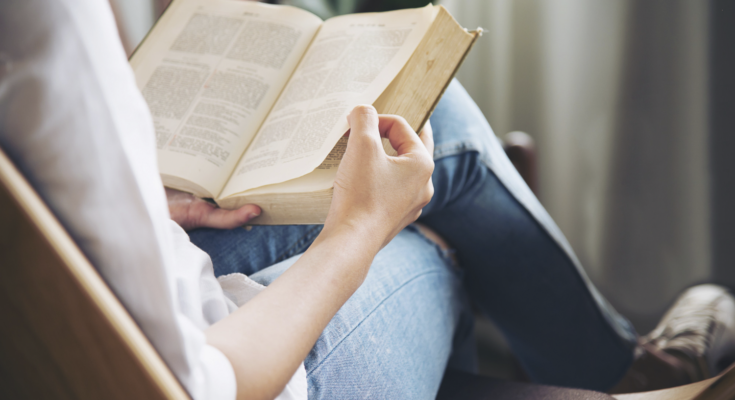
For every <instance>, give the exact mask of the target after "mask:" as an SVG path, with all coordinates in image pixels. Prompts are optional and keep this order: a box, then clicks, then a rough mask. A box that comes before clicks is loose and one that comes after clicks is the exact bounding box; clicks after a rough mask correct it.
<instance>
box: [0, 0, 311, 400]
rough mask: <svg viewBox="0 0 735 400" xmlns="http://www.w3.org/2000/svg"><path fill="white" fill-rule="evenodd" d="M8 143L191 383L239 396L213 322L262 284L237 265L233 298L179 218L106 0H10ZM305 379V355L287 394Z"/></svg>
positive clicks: (194, 392) (5, 18)
mask: <svg viewBox="0 0 735 400" xmlns="http://www.w3.org/2000/svg"><path fill="white" fill-rule="evenodd" d="M0 146H2V147H3V149H4V150H5V151H6V152H7V153H8V155H9V156H10V157H11V159H13V161H15V163H16V164H17V165H18V166H19V167H20V169H21V171H22V172H23V173H24V174H25V175H26V177H27V178H28V179H29V180H30V181H31V183H32V184H33V186H34V187H35V188H36V190H37V191H38V192H39V194H40V195H41V196H42V197H43V198H44V200H45V201H46V202H47V203H48V204H49V206H50V208H51V209H52V211H53V212H54V213H55V214H56V216H57V217H58V218H59V220H60V221H61V222H62V224H64V226H65V227H66V228H67V230H68V231H69V233H70V234H71V236H72V237H73V238H74V240H75V241H76V243H77V244H78V245H79V246H80V248H81V249H82V251H83V252H84V253H85V254H86V256H87V257H88V258H89V259H90V261H91V262H92V264H93V265H94V266H95V267H96V268H97V270H98V271H99V272H100V274H101V275H102V277H103V278H104V279H105V281H106V282H107V283H108V285H109V286H110V288H111V289H112V290H113V292H114V293H115V294H116V295H117V296H118V298H119V299H120V301H121V302H122V303H123V304H124V305H125V307H126V308H127V309H128V311H129V312H130V314H131V315H132V316H133V318H134V319H135V320H136V322H137V323H138V324H139V326H140V327H141V329H142V330H143V332H144V333H145V334H146V335H147V336H148V338H149V339H150V341H151V342H152V343H153V345H154V346H155V348H156V349H157V350H158V352H159V353H160V355H161V357H162V358H163V359H164V361H165V362H166V363H167V365H168V366H169V368H171V370H172V371H173V372H174V374H175V375H176V377H177V378H178V379H179V381H180V382H181V383H182V385H183V386H184V387H185V388H186V390H187V391H188V392H189V394H190V395H191V396H192V397H193V398H194V399H234V398H235V394H236V386H235V376H234V372H233V369H232V366H231V364H230V362H229V360H228V359H227V358H226V357H225V356H224V355H223V354H222V353H221V352H220V351H219V350H217V349H216V348H214V347H212V346H210V345H208V344H207V343H206V339H205V336H204V332H203V330H204V329H206V328H207V327H208V326H210V325H211V324H213V323H214V322H216V321H218V320H220V319H222V318H224V317H225V316H227V315H228V314H229V313H230V312H232V311H233V310H234V309H236V308H237V307H238V306H241V305H242V303H243V302H244V301H246V300H248V299H250V298H252V297H253V296H254V295H255V294H256V293H257V291H259V290H262V286H260V285H258V284H257V283H255V282H253V281H252V280H250V279H248V278H247V277H245V276H244V275H239V274H238V275H233V276H228V277H226V278H224V281H223V284H224V285H225V286H226V287H227V289H228V291H229V292H231V293H229V298H228V294H226V293H225V292H224V291H223V289H222V286H221V284H220V283H219V282H218V281H217V279H215V277H214V271H213V269H212V263H211V260H210V258H209V256H208V255H207V254H205V253H204V252H203V251H202V250H200V249H198V248H197V247H196V246H194V245H193V244H191V242H190V241H189V238H188V236H187V235H186V233H185V232H184V231H183V230H182V229H181V228H180V227H179V226H178V225H176V224H175V223H174V222H173V221H171V220H170V218H169V214H168V206H167V203H166V198H165V194H164V191H163V186H162V184H161V180H160V177H159V175H158V169H157V164H156V152H155V151H156V150H155V136H154V130H153V124H152V120H151V117H150V113H149V111H148V108H147V106H146V104H145V102H144V100H143V98H142V96H141V94H140V92H139V91H138V89H137V87H136V85H135V80H134V77H133V73H132V71H131V69H130V67H129V65H128V63H127V60H126V58H125V53H124V51H123V49H122V45H121V44H120V40H119V38H118V36H117V32H116V30H115V22H114V18H113V16H112V13H111V11H110V8H109V4H108V3H107V2H106V1H99V0H96V1H95V0H3V1H1V2H0ZM231 299H234V300H236V301H237V302H238V303H239V304H235V302H233V300H231ZM306 388H307V387H306V373H305V371H304V367H303V364H302V365H301V366H300V367H299V370H298V371H297V373H296V374H295V375H294V377H293V378H292V379H291V382H289V385H288V386H287V388H286V390H284V393H282V394H281V396H279V399H281V400H285V399H306V397H307V395H306Z"/></svg>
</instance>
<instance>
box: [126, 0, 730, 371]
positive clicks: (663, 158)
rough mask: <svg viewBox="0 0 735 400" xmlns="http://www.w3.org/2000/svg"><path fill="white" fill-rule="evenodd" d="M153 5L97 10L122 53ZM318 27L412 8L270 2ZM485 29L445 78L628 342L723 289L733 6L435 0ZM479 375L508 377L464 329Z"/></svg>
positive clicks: (497, 357) (153, 1)
mask: <svg viewBox="0 0 735 400" xmlns="http://www.w3.org/2000/svg"><path fill="white" fill-rule="evenodd" d="M167 2H168V1H167V0H112V4H113V7H114V8H115V9H116V13H117V17H118V18H117V19H118V25H119V27H120V29H121V36H122V38H123V41H124V44H125V46H126V48H127V50H128V52H130V51H132V49H134V48H135V46H136V45H137V44H138V43H139V42H140V40H141V39H142V38H143V37H144V36H145V34H146V33H147V31H148V30H149V29H150V27H151V26H152V25H153V23H154V21H155V20H156V18H157V16H158V15H159V14H160V13H161V12H162V10H163V9H164V8H165V5H166V4H167ZM281 2H282V3H287V4H293V5H296V6H300V7H303V8H307V9H309V10H311V11H313V12H315V13H316V14H318V15H320V16H321V17H323V18H327V17H329V16H333V15H337V14H342V13H349V12H362V11H381V10H389V9H396V8H403V7H419V6H423V5H424V4H425V3H426V0H423V1H422V0H283V1H281ZM439 4H443V5H444V6H445V7H447V8H448V9H449V10H450V12H451V13H452V14H453V15H454V16H455V18H457V20H458V21H459V22H460V23H461V24H462V25H463V26H465V27H467V28H470V29H474V28H475V27H478V26H480V27H483V28H484V29H485V33H484V35H483V37H482V38H481V39H480V40H479V41H478V43H477V45H476V46H475V48H474V49H473V51H472V53H471V54H470V56H469V57H468V58H467V60H466V62H465V63H464V65H463V67H462V69H461V70H460V71H459V73H458V78H459V80H460V82H462V84H464V86H465V87H466V88H467V90H468V91H469V92H470V94H471V95H472V97H473V98H474V99H475V101H476V102H477V104H478V105H479V106H480V108H481V109H482V111H483V112H484V114H485V116H486V117H487V119H488V120H489V121H490V124H491V125H492V127H493V129H494V130H495V133H496V134H497V135H499V136H502V135H504V134H505V133H507V132H510V131H516V130H520V131H525V132H527V133H528V134H530V135H531V136H532V137H533V138H534V140H535V143H536V148H537V154H538V174H539V175H538V176H539V198H540V200H541V202H542V203H543V204H544V205H545V206H546V208H547V210H548V211H549V213H550V214H551V216H552V217H553V218H554V219H555V220H556V222H557V224H558V225H559V226H560V228H561V230H562V231H563V232H564V233H565V234H566V236H567V238H568V239H569V241H570V242H571V244H572V247H573V248H574V250H575V251H576V252H577V255H578V256H579V258H580V260H581V261H582V264H583V265H584V266H585V268H586V270H587V272H588V274H589V275H590V277H591V278H592V280H593V281H594V282H595V284H596V285H597V286H598V287H599V289H600V290H601V292H602V293H603V294H604V295H605V296H606V297H607V298H608V299H609V300H610V302H611V303H612V304H613V305H614V306H615V307H616V308H617V309H618V311H620V312H621V313H622V314H624V315H625V316H626V317H628V318H629V319H630V320H631V321H632V322H633V323H634V325H635V326H636V328H637V329H638V331H639V332H640V333H642V334H645V333H647V332H648V331H649V330H651V329H652V328H653V327H654V326H655V324H656V322H657V321H658V319H659V318H660V317H661V316H662V314H663V312H664V311H665V310H666V308H667V307H668V306H669V305H670V304H671V302H672V301H673V299H674V298H675V296H676V295H677V294H678V293H679V292H680V291H682V289H684V288H685V287H687V286H690V285H693V284H695V283H700V282H705V281H710V282H719V283H722V284H726V285H730V286H733V287H735V155H733V152H735V78H734V75H735V1H732V0H728V1H725V0H645V1H636V0H619V1H606V0H443V1H441V2H439ZM478 343H479V344H480V348H481V351H482V354H483V356H484V357H483V361H482V368H483V371H482V372H483V373H486V374H489V375H494V376H500V377H511V378H513V377H516V376H517V375H518V371H517V367H515V364H514V361H513V358H512V355H511V354H510V353H509V351H508V349H507V348H506V347H504V344H503V341H502V338H500V336H499V334H498V333H497V331H496V330H495V329H494V328H493V327H492V325H491V324H489V323H488V322H487V321H480V322H479V323H478Z"/></svg>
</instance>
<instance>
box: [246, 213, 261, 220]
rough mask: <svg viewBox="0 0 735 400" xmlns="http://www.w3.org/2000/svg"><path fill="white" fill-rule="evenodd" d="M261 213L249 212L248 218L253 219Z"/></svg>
mask: <svg viewBox="0 0 735 400" xmlns="http://www.w3.org/2000/svg"><path fill="white" fill-rule="evenodd" d="M259 215H260V213H250V214H248V219H253V218H255V217H257V216H259Z"/></svg>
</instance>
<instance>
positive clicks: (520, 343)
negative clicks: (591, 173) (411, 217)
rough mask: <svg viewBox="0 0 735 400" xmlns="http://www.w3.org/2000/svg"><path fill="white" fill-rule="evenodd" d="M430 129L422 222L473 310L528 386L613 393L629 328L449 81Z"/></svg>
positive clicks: (627, 354)
mask: <svg viewBox="0 0 735 400" xmlns="http://www.w3.org/2000/svg"><path fill="white" fill-rule="evenodd" d="M431 122H432V127H433V128H434V135H435V140H436V150H435V153H434V158H435V161H436V168H435V172H434V176H433V182H434V187H435V189H436V193H435V195H434V198H433V199H432V201H431V203H430V204H429V205H428V206H427V207H426V208H425V209H424V214H423V215H424V216H423V217H422V218H421V222H423V223H425V224H426V225H428V226H429V227H431V228H432V229H434V230H435V231H436V232H438V233H439V234H440V235H441V236H442V237H444V239H446V240H447V241H448V242H449V243H450V245H452V246H453V247H454V248H455V249H456V250H457V257H458V260H459V263H460V265H461V267H462V268H464V269H465V271H466V286H467V288H468V290H469V292H470V296H471V298H472V299H473V301H475V302H476V303H477V304H478V305H479V306H480V307H481V308H482V310H483V311H484V312H486V313H487V314H488V316H489V317H490V318H491V319H493V320H494V321H495V322H496V323H497V324H498V326H499V328H500V329H501V330H502V331H503V333H504V334H505V336H506V338H507V340H508V341H509V343H510V345H511V347H512V348H513V350H514V352H515V353H516V355H517V356H518V358H519V360H520V362H521V363H522V364H523V366H524V367H525V369H526V370H527V372H528V373H529V375H530V376H531V378H532V379H534V380H535V381H538V382H542V383H549V384H556V385H563V386H575V387H583V388H590V389H597V390H607V389H609V388H610V387H612V386H613V385H614V384H615V383H616V382H617V381H618V380H619V379H620V378H621V377H622V376H623V374H624V373H625V371H626V370H627V368H628V367H629V365H630V363H631V362H632V359H633V347H634V345H635V340H636V335H635V332H634V331H633V329H632V327H631V325H630V324H629V323H628V322H627V321H626V320H625V319H624V318H622V317H621V316H620V315H618V314H617V312H615V310H613V308H612V307H611V306H610V305H609V304H608V303H607V302H606V301H605V300H604V299H603V298H602V296H601V295H600V294H599V293H598V292H597V290H596V289H595V288H594V286H593V285H592V284H591V282H590V281H589V280H588V279H587V277H586V275H585V274H584V272H583V270H582V269H581V266H580V265H579V262H578V261H577V259H576V257H575V255H574V253H573V252H572V250H571V247H570V246H569V244H568V243H567V241H566V239H565V238H564V236H563V235H562V234H561V232H560V231H559V229H558V228H557V227H556V225H555V224H554V223H553V221H552V220H551V218H550V217H549V215H548V214H547V213H546V211H545V210H544V209H543V207H542V206H541V204H540V203H539V202H538V200H536V198H535V196H534V195H533V194H532V193H531V191H530V190H529V189H528V187H527V186H526V185H525V183H524V182H523V180H522V179H521V177H520V176H519V175H518V173H517V171H515V169H514V168H513V166H512V164H511V163H510V161H509V160H508V159H507V157H506V156H505V153H504V152H503V150H502V147H501V146H500V143H499V142H498V140H497V138H495V136H494V134H493V132H492V130H491V129H490V126H489V125H488V123H487V121H486V120H485V119H484V117H483V115H482V113H481V112H480V110H479V109H478V108H477V106H476V105H475V104H474V102H472V100H471V99H470V97H469V96H468V95H467V93H466V92H465V91H464V89H463V88H462V87H461V86H460V85H459V84H458V83H457V82H456V81H455V82H453V83H452V84H451V85H450V87H449V88H448V90H447V92H446V94H445V95H444V98H443V99H442V101H441V102H440V103H439V105H438V107H437V109H436V111H435V113H434V115H433V116H432V119H431Z"/></svg>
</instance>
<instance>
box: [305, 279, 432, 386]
mask: <svg viewBox="0 0 735 400" xmlns="http://www.w3.org/2000/svg"><path fill="white" fill-rule="evenodd" d="M440 273H442V271H441V270H434V271H427V272H423V273H421V274H418V275H416V276H414V277H412V278H411V279H409V280H407V281H406V282H404V283H403V284H401V285H400V286H398V287H397V288H395V290H393V291H392V292H390V294H388V295H387V296H385V298H383V300H381V301H380V302H379V303H378V304H376V305H375V307H373V309H372V310H370V312H369V313H368V314H367V315H365V317H364V318H363V319H362V320H361V321H360V323H358V324H357V325H355V326H354V327H353V328H352V329H350V331H349V332H348V333H347V334H346V335H344V337H342V339H340V340H339V342H337V344H335V345H334V347H332V349H331V350H329V353H327V355H326V356H324V358H323V359H322V360H321V361H320V362H319V364H317V365H316V366H315V367H314V368H313V369H312V370H311V371H310V372H308V373H307V374H306V377H307V378H308V377H309V376H311V375H312V374H313V373H314V372H316V371H317V370H318V369H319V368H321V366H322V365H323V364H324V363H325V362H326V361H327V359H328V358H329V357H330V356H331V355H332V353H334V352H335V350H337V348H339V346H340V345H341V344H342V343H344V341H345V340H347V338H349V337H350V336H351V335H352V333H354V332H355V330H357V328H359V327H360V326H361V325H362V324H363V323H364V322H365V321H367V319H368V318H370V317H371V316H372V315H373V314H375V311H376V310H377V309H378V308H380V306H382V305H383V303H385V302H386V301H387V300H388V299H390V298H391V297H393V295H395V294H396V293H398V291H400V290H401V289H403V288H404V287H406V286H407V285H408V284H409V283H411V282H413V281H415V280H416V279H419V278H421V277H423V276H425V275H429V274H440Z"/></svg>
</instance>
